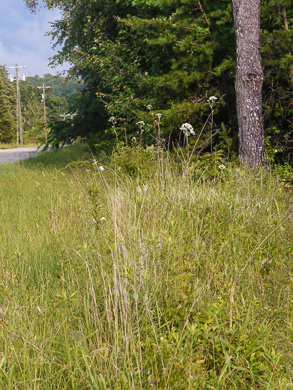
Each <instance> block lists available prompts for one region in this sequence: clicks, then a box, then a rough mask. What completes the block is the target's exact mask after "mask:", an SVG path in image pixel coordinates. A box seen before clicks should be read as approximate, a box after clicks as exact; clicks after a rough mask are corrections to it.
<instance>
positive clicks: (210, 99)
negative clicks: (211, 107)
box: [208, 96, 218, 102]
mask: <svg viewBox="0 0 293 390" xmlns="http://www.w3.org/2000/svg"><path fill="white" fill-rule="evenodd" d="M208 100H209V101H210V102H215V101H216V100H218V98H217V97H216V96H211V97H210V98H209V99H208Z"/></svg>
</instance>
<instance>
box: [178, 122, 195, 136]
mask: <svg viewBox="0 0 293 390" xmlns="http://www.w3.org/2000/svg"><path fill="white" fill-rule="evenodd" d="M180 130H181V131H183V133H184V135H185V137H189V136H190V135H195V132H194V130H193V127H192V126H191V125H190V124H189V123H183V125H182V126H181V127H180Z"/></svg>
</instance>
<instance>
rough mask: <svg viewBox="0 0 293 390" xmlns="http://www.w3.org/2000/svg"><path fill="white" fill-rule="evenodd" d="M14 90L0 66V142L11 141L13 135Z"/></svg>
mask: <svg viewBox="0 0 293 390" xmlns="http://www.w3.org/2000/svg"><path fill="white" fill-rule="evenodd" d="M14 101H15V96H14V91H13V89H12V87H11V85H10V84H9V81H8V80H7V72H6V70H5V68H4V67H3V66H0V142H3V143H8V142H11V141H12V139H13V137H14V107H15V104H14Z"/></svg>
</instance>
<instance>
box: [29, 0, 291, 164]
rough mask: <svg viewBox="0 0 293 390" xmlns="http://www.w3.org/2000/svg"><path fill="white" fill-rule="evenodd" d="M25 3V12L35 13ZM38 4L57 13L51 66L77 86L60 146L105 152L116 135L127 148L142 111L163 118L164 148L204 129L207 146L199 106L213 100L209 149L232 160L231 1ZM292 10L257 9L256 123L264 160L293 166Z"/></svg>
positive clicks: (266, 5) (270, 5)
mask: <svg viewBox="0 0 293 390" xmlns="http://www.w3.org/2000/svg"><path fill="white" fill-rule="evenodd" d="M26 2H27V4H28V6H29V7H30V8H31V9H34V7H35V6H36V4H35V2H32V1H29V0H27V1H26ZM45 3H46V4H47V6H48V7H49V8H53V7H56V6H58V7H59V9H60V10H61V17H60V20H59V21H56V22H55V23H54V25H53V31H52V37H53V39H55V43H56V44H60V45H61V47H62V49H61V51H60V52H59V53H58V54H57V55H56V56H55V58H54V62H55V63H62V62H63V61H65V60H66V61H68V62H69V63H71V64H72V69H71V74H72V75H75V76H77V77H78V78H81V79H82V80H83V81H84V83H85V90H84V91H83V93H82V95H81V96H80V98H79V99H78V101H76V105H75V111H76V109H77V108H78V111H79V113H78V116H77V117H76V120H74V121H73V123H72V125H73V126H67V127H66V129H67V130H66V131H67V132H68V135H67V138H69V134H70V135H72V136H73V137H76V136H78V135H82V136H83V137H84V136H89V137H91V138H92V137H93V136H95V137H96V140H97V141H96V143H97V142H99V143H101V144H102V145H103V147H106V148H108V147H109V146H110V145H111V147H110V149H111V148H112V144H113V143H114V144H115V141H116V140H117V139H116V140H115V138H116V136H117V135H118V141H119V142H121V141H122V140H124V139H125V134H126V136H127V138H128V141H129V140H131V138H132V137H133V136H134V135H135V131H136V129H135V123H136V122H137V120H140V119H141V118H144V117H145V108H146V106H147V105H148V104H151V105H152V106H153V110H154V111H156V112H157V111H159V112H161V113H162V114H163V120H162V125H163V126H162V130H163V135H164V137H165V139H168V140H170V141H172V142H173V141H174V140H177V139H178V135H179V130H178V129H179V127H180V125H181V124H182V123H183V122H188V123H190V124H192V125H193V127H194V129H195V132H196V133H197V134H199V133H200V132H201V130H202V129H203V128H204V131H203V133H202V137H203V138H206V139H207V138H208V136H209V133H208V132H209V130H208V126H205V124H206V122H209V121H210V120H211V118H210V116H209V115H210V107H209V104H208V103H207V98H208V97H209V96H211V95H217V97H218V103H217V105H216V106H215V107H214V112H213V132H212V133H213V144H214V147H215V150H225V151H226V153H227V154H229V156H230V155H234V154H235V152H236V151H237V120H236V106H235V92H234V77H235V67H236V55H235V39H234V31H233V21H232V8H231V1H230V0H224V1H219V0H213V1H207V0H202V1H200V2H198V4H197V5H196V6H195V5H194V1H191V0H184V1H181V0H180V1H178V2H176V3H174V2H171V1H164V2H162V1H159V0H152V1H140V0H132V1H128V0H121V1H119V2H117V1H114V0H106V1H103V2H97V1H95V0H84V1H81V2H78V3H77V2H76V1H73V0H66V1H64V0H55V1H46V2H45ZM291 5H292V4H291V0H280V1H275V0H269V1H267V0H262V1H261V13H262V14H261V43H262V47H261V52H262V57H263V66H264V74H265V80H264V114H265V118H264V119H265V128H266V136H267V137H270V138H267V139H269V140H270V141H269V142H270V145H268V146H269V147H270V148H272V149H278V150H280V152H278V153H277V154H276V155H272V157H274V159H275V161H276V162H278V163H280V162H282V161H289V163H291V162H292V156H291V154H292V153H291V143H290V139H291V138H292V119H291V118H292V102H291V101H292V93H291V90H292V69H293V68H292V67H293V62H292V58H293V57H292V50H293V49H292V42H293V39H292V38H293V37H292V18H293V15H292V7H291ZM111 116H115V117H116V118H117V126H116V135H115V136H114V134H112V133H111V132H108V130H109V127H110V126H109V124H107V119H108V118H109V117H111ZM226 129H229V131H228V132H227V130H226ZM66 131H65V129H64V134H65V133H66ZM107 132H108V133H107ZM106 133H107V137H105V135H106ZM52 134H53V135H54V134H55V133H52ZM107 142H108V143H109V144H108V145H107ZM172 142H171V145H172ZM207 150H208V149H207Z"/></svg>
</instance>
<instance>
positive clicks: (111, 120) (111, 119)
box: [109, 116, 116, 125]
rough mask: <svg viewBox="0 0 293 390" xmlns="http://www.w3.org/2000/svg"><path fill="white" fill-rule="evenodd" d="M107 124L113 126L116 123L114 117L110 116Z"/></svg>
mask: <svg viewBox="0 0 293 390" xmlns="http://www.w3.org/2000/svg"><path fill="white" fill-rule="evenodd" d="M109 122H111V123H113V125H114V124H115V123H116V118H115V116H111V118H110V119H109Z"/></svg>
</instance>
